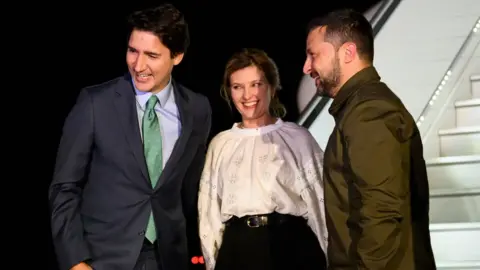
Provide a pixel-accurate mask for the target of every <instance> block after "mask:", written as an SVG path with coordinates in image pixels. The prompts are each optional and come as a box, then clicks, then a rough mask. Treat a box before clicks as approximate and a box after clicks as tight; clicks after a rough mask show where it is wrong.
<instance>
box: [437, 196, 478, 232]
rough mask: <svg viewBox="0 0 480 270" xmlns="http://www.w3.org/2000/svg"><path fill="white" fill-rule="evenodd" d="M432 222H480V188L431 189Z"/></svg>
mask: <svg viewBox="0 0 480 270" xmlns="http://www.w3.org/2000/svg"><path fill="white" fill-rule="evenodd" d="M430 222H431V224H434V223H461V222H480V188H474V189H457V190H451V189H437V190H432V189H430Z"/></svg>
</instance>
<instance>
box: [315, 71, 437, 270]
mask: <svg viewBox="0 0 480 270" xmlns="http://www.w3.org/2000/svg"><path fill="white" fill-rule="evenodd" d="M329 112H330V114H331V115H332V116H333V117H334V119H335V128H334V130H333V132H332V134H331V135H330V138H329V141H328V145H327V147H326V149H325V159H324V181H325V205H326V215H327V217H326V218H327V227H328V231H329V247H328V260H329V269H334V270H347V269H348V270H350V269H368V270H376V269H387V270H396V269H401V270H417V269H418V270H430V269H436V267H435V261H434V258H433V252H432V248H431V244H430V234H429V216H428V215H429V189H428V179H427V172H426V166H425V161H424V159H423V146H422V141H421V137H420V134H419V131H418V129H417V126H416V124H415V121H414V119H413V118H412V116H411V115H410V113H409V112H408V111H407V109H406V108H405V107H404V105H403V104H402V102H401V101H400V99H399V98H398V97H397V96H396V95H395V94H394V93H393V92H392V91H391V90H390V89H389V88H388V87H387V86H386V85H385V84H384V83H382V82H381V81H380V77H379V75H378V74H377V72H376V70H375V68H374V67H367V68H365V69H363V70H361V71H360V72H358V73H357V74H356V75H354V76H353V77H352V78H351V79H350V80H348V81H347V82H346V83H345V84H344V86H343V87H342V88H341V89H340V91H339V92H338V95H337V96H336V97H335V98H334V101H333V103H332V105H331V107H330V109H329Z"/></svg>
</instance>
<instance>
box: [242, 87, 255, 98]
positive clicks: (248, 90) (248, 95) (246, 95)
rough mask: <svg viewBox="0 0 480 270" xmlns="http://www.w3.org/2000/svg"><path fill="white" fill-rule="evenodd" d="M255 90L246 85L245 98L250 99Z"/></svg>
mask: <svg viewBox="0 0 480 270" xmlns="http://www.w3.org/2000/svg"><path fill="white" fill-rule="evenodd" d="M253 90H254V89H253V88H252V87H245V89H244V90H243V99H245V100H248V99H250V97H252V94H253Z"/></svg>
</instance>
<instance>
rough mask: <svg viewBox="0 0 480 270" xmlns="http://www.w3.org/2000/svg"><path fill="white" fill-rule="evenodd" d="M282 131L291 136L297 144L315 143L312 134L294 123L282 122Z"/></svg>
mask: <svg viewBox="0 0 480 270" xmlns="http://www.w3.org/2000/svg"><path fill="white" fill-rule="evenodd" d="M281 129H282V131H283V132H285V133H287V134H289V135H291V137H292V138H294V139H295V140H296V141H297V140H298V141H299V142H311V141H314V142H316V140H315V138H313V136H312V133H311V132H310V131H309V130H308V129H307V128H305V127H303V126H301V125H299V124H297V123H294V122H288V121H286V122H284V123H283V126H282V127H281Z"/></svg>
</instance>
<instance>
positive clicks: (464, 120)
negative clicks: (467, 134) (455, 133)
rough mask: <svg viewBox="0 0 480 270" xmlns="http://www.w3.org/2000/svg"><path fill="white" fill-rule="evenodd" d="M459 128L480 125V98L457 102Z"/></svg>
mask: <svg viewBox="0 0 480 270" xmlns="http://www.w3.org/2000/svg"><path fill="white" fill-rule="evenodd" d="M455 109H456V120H457V127H468V126H478V125H480V98H475V99H468V100H462V101H457V102H455Z"/></svg>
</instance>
